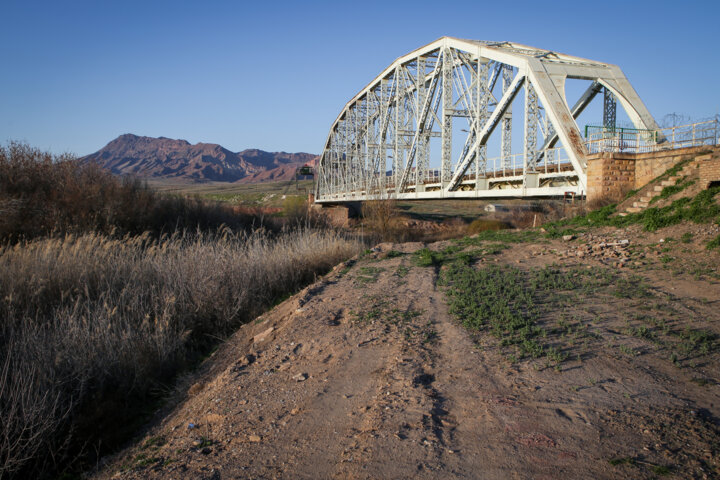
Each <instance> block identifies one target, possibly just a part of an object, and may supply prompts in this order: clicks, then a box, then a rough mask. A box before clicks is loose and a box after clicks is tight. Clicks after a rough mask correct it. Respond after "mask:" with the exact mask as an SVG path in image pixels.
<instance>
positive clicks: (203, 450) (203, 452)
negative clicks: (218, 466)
mask: <svg viewBox="0 0 720 480" xmlns="http://www.w3.org/2000/svg"><path fill="white" fill-rule="evenodd" d="M210 452H212V449H211V448H210V447H205V448H203V449H202V450H200V453H202V454H203V455H207V454H209V453H210Z"/></svg>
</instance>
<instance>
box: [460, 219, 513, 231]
mask: <svg viewBox="0 0 720 480" xmlns="http://www.w3.org/2000/svg"><path fill="white" fill-rule="evenodd" d="M506 228H509V226H508V224H506V223H505V222H502V221H500V220H495V219H485V218H478V219H475V220H473V221H472V222H471V223H470V225H468V226H467V233H468V235H475V234H476V233H480V232H486V231H497V230H505V229H506Z"/></svg>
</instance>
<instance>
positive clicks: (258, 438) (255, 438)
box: [248, 435, 262, 443]
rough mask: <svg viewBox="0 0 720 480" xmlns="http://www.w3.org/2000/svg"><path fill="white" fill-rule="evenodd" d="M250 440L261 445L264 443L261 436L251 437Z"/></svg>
mask: <svg viewBox="0 0 720 480" xmlns="http://www.w3.org/2000/svg"><path fill="white" fill-rule="evenodd" d="M248 440H250V441H251V442H252V443H260V442H261V441H262V438H260V435H250V436H249V437H248Z"/></svg>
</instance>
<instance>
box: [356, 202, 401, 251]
mask: <svg viewBox="0 0 720 480" xmlns="http://www.w3.org/2000/svg"><path fill="white" fill-rule="evenodd" d="M362 216H363V220H364V221H365V225H366V226H367V228H369V229H371V230H373V231H374V232H375V233H377V234H378V235H379V236H380V238H381V239H382V240H385V241H390V240H393V239H394V237H395V235H394V233H395V231H396V230H397V223H398V222H397V221H398V216H399V213H398V209H397V202H396V201H395V200H393V199H389V198H388V199H382V200H368V201H367V202H363V205H362Z"/></svg>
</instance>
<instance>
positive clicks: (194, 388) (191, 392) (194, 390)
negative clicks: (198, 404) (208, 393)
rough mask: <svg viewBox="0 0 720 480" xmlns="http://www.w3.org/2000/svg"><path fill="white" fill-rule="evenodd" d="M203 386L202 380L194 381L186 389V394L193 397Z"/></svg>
mask: <svg viewBox="0 0 720 480" xmlns="http://www.w3.org/2000/svg"><path fill="white" fill-rule="evenodd" d="M203 388H205V384H204V383H202V382H197V383H194V384H193V385H192V387H190V388H189V389H188V395H190V396H191V397H194V396H195V395H197V394H198V393H200V392H201V391H202V389H203Z"/></svg>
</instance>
